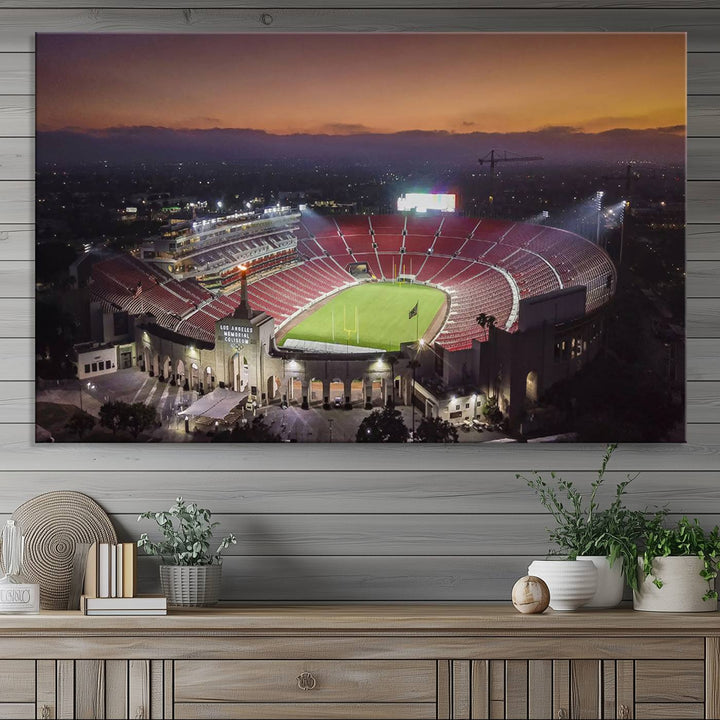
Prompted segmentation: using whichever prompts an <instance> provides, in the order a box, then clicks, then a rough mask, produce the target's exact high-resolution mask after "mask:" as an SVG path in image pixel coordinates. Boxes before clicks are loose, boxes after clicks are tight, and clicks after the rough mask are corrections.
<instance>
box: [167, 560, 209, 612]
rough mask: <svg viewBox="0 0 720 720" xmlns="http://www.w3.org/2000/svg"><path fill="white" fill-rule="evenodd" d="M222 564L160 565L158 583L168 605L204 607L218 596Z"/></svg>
mask: <svg viewBox="0 0 720 720" xmlns="http://www.w3.org/2000/svg"><path fill="white" fill-rule="evenodd" d="M221 577H222V565H219V564H214V565H161V566H160V585H161V586H162V591H163V594H164V595H165V596H166V597H167V600H168V605H175V606H182V607H206V606H208V605H215V604H216V603H217V601H218V598H219V596H220V580H221Z"/></svg>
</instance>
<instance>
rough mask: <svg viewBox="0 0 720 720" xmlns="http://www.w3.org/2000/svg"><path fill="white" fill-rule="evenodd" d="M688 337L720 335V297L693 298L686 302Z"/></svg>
mask: <svg viewBox="0 0 720 720" xmlns="http://www.w3.org/2000/svg"><path fill="white" fill-rule="evenodd" d="M685 312H686V328H685V331H686V333H687V336H688V337H696V338H716V337H720V299H718V298H691V299H689V300H688V301H687V303H686V304H685Z"/></svg>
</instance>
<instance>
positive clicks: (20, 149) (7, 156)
mask: <svg viewBox="0 0 720 720" xmlns="http://www.w3.org/2000/svg"><path fill="white" fill-rule="evenodd" d="M3 130H4V128H3V127H2V116H0V180H32V179H33V178H34V177H35V139H34V138H31V137H2V133H3Z"/></svg>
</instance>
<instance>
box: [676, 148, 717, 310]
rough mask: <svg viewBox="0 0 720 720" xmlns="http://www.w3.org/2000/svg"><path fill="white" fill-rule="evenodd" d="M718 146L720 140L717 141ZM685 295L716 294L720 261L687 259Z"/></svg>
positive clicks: (701, 295) (708, 296) (702, 296)
mask: <svg viewBox="0 0 720 720" xmlns="http://www.w3.org/2000/svg"><path fill="white" fill-rule="evenodd" d="M718 145H719V146H720V141H718ZM686 272H687V282H686V288H685V291H686V295H687V297H689V298H713V297H717V295H718V282H719V281H720V263H716V262H714V261H712V260H701V261H693V260H691V261H688V262H687V264H686Z"/></svg>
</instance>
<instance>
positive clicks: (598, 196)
mask: <svg viewBox="0 0 720 720" xmlns="http://www.w3.org/2000/svg"><path fill="white" fill-rule="evenodd" d="M603 195H605V193H604V192H603V191H602V190H598V191H597V192H596V193H595V213H596V215H597V222H596V225H595V244H596V245H597V246H598V247H599V246H600V216H601V215H602V199H603Z"/></svg>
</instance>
